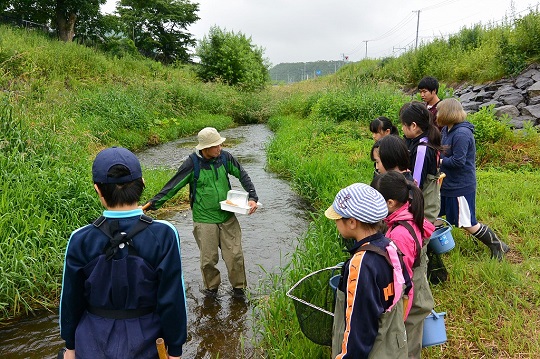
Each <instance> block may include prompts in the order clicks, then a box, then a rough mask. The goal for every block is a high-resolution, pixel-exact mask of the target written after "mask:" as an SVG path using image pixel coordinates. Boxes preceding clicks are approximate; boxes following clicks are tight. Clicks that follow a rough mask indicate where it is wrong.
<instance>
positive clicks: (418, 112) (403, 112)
mask: <svg viewBox="0 0 540 359" xmlns="http://www.w3.org/2000/svg"><path fill="white" fill-rule="evenodd" d="M399 119H400V120H401V123H403V124H404V125H406V126H410V125H411V124H412V123H413V122H415V123H416V125H417V126H418V127H420V129H421V130H422V132H424V133H426V135H427V138H428V143H429V144H430V145H432V146H433V147H435V148H437V149H438V150H441V131H439V129H438V128H437V126H435V122H434V119H433V115H432V114H431V112H429V111H428V109H427V107H426V105H425V104H423V103H422V102H418V101H412V102H409V103H406V104H404V105H403V106H402V107H401V109H400V110H399Z"/></svg>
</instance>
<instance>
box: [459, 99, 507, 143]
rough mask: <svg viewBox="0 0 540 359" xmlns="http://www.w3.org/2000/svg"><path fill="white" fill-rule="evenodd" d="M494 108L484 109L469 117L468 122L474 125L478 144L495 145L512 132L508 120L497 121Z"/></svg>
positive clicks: (492, 106)
mask: <svg viewBox="0 0 540 359" xmlns="http://www.w3.org/2000/svg"><path fill="white" fill-rule="evenodd" d="M493 108H494V105H491V106H488V107H483V108H481V109H480V111H478V112H476V113H474V114H470V115H469V116H468V120H469V121H470V122H471V123H472V124H473V125H474V129H475V130H474V137H475V139H476V142H477V144H478V143H480V145H485V144H490V143H495V142H497V141H499V140H501V139H503V138H504V137H505V136H506V135H508V134H509V133H510V132H511V131H510V127H509V126H508V119H505V118H503V119H501V120H499V119H497V118H496V117H495V111H494V109H493Z"/></svg>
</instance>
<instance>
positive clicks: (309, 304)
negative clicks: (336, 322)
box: [286, 266, 341, 317]
mask: <svg viewBox="0 0 540 359" xmlns="http://www.w3.org/2000/svg"><path fill="white" fill-rule="evenodd" d="M336 269H341V267H340V266H333V267H327V268H323V269H319V270H317V271H315V272H313V273H310V274H308V275H306V276H304V277H303V278H302V279H300V280H299V281H298V282H296V284H295V285H293V286H292V287H291V289H289V290H288V291H287V293H286V295H287V297H289V298H291V299H293V300H296V301H298V302H300V303H302V304H305V305H307V306H308V307H311V308H313V309H317V310H320V311H321V312H323V313H326V314H328V315H331V316H332V317H333V316H334V313H331V312H329V311H327V310H326V309H323V308H320V307H317V306H316V305H313V304H311V303H309V302H306V301H305V300H303V299H300V298H298V297H296V296H294V295H292V294H291V292H292V291H293V290H294V289H295V288H296V287H298V285H300V283H302V282H303V281H304V280H306V279H307V278H309V277H311V276H314V275H315V274H317V273H320V272H322V271H325V270H336Z"/></svg>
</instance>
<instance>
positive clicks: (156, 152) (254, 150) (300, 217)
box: [0, 125, 307, 359]
mask: <svg viewBox="0 0 540 359" xmlns="http://www.w3.org/2000/svg"><path fill="white" fill-rule="evenodd" d="M221 135H222V136H223V137H226V138H227V141H225V143H224V145H225V150H227V151H229V152H231V153H232V154H233V155H234V156H235V157H237V158H238V160H239V161H240V163H241V164H242V165H243V166H244V168H245V169H246V170H247V172H248V173H249V175H250V177H251V179H252V181H253V183H254V184H255V188H256V190H257V194H258V195H259V201H260V202H261V203H262V205H263V206H262V208H261V209H259V210H257V212H256V213H255V214H253V215H250V216H247V215H240V214H239V215H237V217H238V220H239V222H240V225H241V227H242V233H243V239H242V243H243V249H244V256H245V265H246V271H247V273H246V274H247V277H248V290H249V292H250V293H249V295H248V297H250V298H251V300H252V301H256V300H258V299H259V298H260V297H261V296H264V293H259V292H258V291H257V290H256V289H257V287H258V286H259V284H260V283H261V281H264V280H265V279H266V278H267V275H268V273H277V272H279V270H280V267H282V266H284V265H286V264H287V263H288V262H289V260H290V253H292V251H293V250H294V248H295V246H296V244H297V242H296V240H297V238H298V237H299V236H301V235H302V233H304V231H305V230H306V228H307V219H306V217H305V213H306V211H305V208H304V204H303V202H302V201H301V200H300V199H299V198H298V197H297V196H296V195H295V194H294V193H293V192H292V190H291V189H290V187H289V185H288V183H287V182H286V181H284V180H281V179H279V178H277V176H276V175H274V174H272V173H269V172H267V171H265V168H264V167H265V163H266V156H265V146H266V144H267V143H268V141H269V140H270V139H271V136H272V133H271V131H270V130H269V129H268V128H267V127H266V126H264V125H249V126H242V127H237V128H234V129H229V130H225V131H222V132H221ZM196 143H197V140H196V138H195V137H190V138H184V139H181V140H178V141H174V142H170V143H167V144H163V145H160V146H157V147H153V148H150V149H148V150H146V151H144V152H141V153H138V154H137V155H138V157H139V158H140V160H141V163H142V164H143V166H144V167H145V168H152V167H158V166H159V167H170V168H174V169H176V168H178V167H179V166H180V164H181V163H182V162H183V161H184V160H185V158H186V157H187V156H188V155H189V154H190V153H191V152H193V150H194V147H195V145H196ZM231 184H232V186H233V189H242V188H241V186H240V184H239V182H238V181H237V180H236V179H235V178H234V177H231ZM162 219H167V220H168V221H170V222H171V223H173V224H174V225H175V226H176V228H177V229H178V232H179V234H180V241H181V251H182V266H183V271H184V282H185V285H186V295H187V304H188V340H187V342H186V344H185V345H184V354H183V356H182V358H205V359H206V358H209V359H210V358H212V359H213V358H216V357H218V356H219V358H225V359H226V358H258V357H260V356H261V355H260V354H258V353H257V352H256V350H255V349H254V347H253V345H252V340H253V337H254V332H253V330H252V324H253V311H252V305H251V304H250V303H249V302H247V301H244V300H239V299H236V298H232V297H231V293H230V284H229V283H228V279H227V271H226V268H225V265H224V263H223V261H222V260H221V258H220V262H219V263H218V268H219V269H220V271H221V277H222V286H221V288H220V290H219V292H218V298H217V299H208V298H205V297H204V296H203V295H202V293H201V292H200V289H202V278H201V274H200V270H199V250H198V248H197V245H196V243H195V239H194V238H193V234H192V226H193V221H192V219H191V211H190V210H186V211H182V212H177V213H169V214H167V215H166V216H164V217H162ZM62 344H63V343H62V341H61V339H60V336H59V330H58V316H57V315H56V313H41V314H38V315H37V316H36V317H32V318H27V319H24V320H20V321H17V322H15V323H13V324H10V325H8V326H5V327H0V357H1V358H55V357H56V353H57V352H58V349H59V348H60V347H62Z"/></svg>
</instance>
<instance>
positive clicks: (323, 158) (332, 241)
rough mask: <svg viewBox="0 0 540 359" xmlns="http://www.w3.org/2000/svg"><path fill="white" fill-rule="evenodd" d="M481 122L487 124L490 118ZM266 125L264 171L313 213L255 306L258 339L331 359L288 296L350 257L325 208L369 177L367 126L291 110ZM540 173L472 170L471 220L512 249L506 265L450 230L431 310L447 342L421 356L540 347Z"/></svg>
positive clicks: (284, 354) (498, 353)
mask: <svg viewBox="0 0 540 359" xmlns="http://www.w3.org/2000/svg"><path fill="white" fill-rule="evenodd" d="M484 116H485V115H484ZM484 121H485V123H486V125H487V123H488V120H487V119H484ZM491 121H494V119H493V118H491ZM269 125H270V126H271V128H272V129H274V131H276V136H275V138H274V140H273V141H272V143H271V144H270V146H269V148H268V165H269V168H271V169H272V170H274V171H277V172H278V173H280V174H281V175H282V176H284V177H286V178H289V179H290V181H291V183H292V184H293V186H294V187H295V188H296V189H297V191H298V192H299V193H300V194H301V195H302V196H303V197H305V198H306V199H307V200H309V201H310V203H312V204H313V206H314V212H313V214H312V223H311V225H310V227H309V229H308V231H307V233H306V235H305V236H304V237H303V238H301V239H300V245H299V248H298V249H297V250H296V251H295V253H294V255H293V258H292V261H291V263H290V266H289V267H288V268H287V269H286V271H285V272H284V273H283V274H282V275H281V276H280V277H277V276H276V277H275V278H274V282H273V283H270V284H268V286H267V287H265V288H263V289H262V290H263V291H265V292H267V293H269V297H268V299H267V301H266V302H265V303H264V305H260V306H259V307H258V308H257V310H258V312H260V317H261V318H262V319H261V322H260V323H259V328H258V331H259V333H260V335H261V336H262V340H261V345H262V346H263V348H265V350H267V351H268V353H269V356H270V357H272V358H297V357H298V358H301V357H309V358H328V357H329V350H328V348H324V347H321V346H318V345H316V344H314V343H311V342H310V341H309V340H307V339H306V338H305V337H303V335H302V334H301V332H300V328H299V326H298V323H297V320H296V317H295V312H294V306H293V303H292V300H291V299H289V298H288V297H286V296H285V292H286V290H287V289H288V288H290V287H291V286H292V285H293V284H294V283H295V282H296V281H297V280H299V279H300V278H302V277H303V276H305V275H307V274H308V273H310V272H313V271H315V270H318V269H321V268H324V267H328V266H332V265H335V264H336V263H338V262H341V261H343V260H344V259H345V258H346V255H345V254H344V253H343V251H342V247H343V245H342V243H341V241H340V239H339V238H338V234H337V231H336V229H335V225H334V224H333V222H332V221H330V220H327V219H326V218H325V217H324V215H323V214H322V212H323V211H324V209H326V208H327V206H329V205H330V204H331V203H332V201H333V198H334V196H335V193H337V191H338V190H339V189H340V188H342V187H344V186H346V185H349V184H351V183H353V182H364V183H369V182H370V180H371V176H372V173H373V166H372V164H371V162H370V161H369V159H368V157H369V149H370V148H371V145H372V143H373V141H372V139H371V138H370V137H369V136H368V135H367V134H366V127H365V126H366V125H365V124H362V123H357V122H342V123H339V124H335V123H331V124H329V123H327V125H325V124H324V122H321V121H320V120H319V119H317V118H314V117H312V118H298V117H294V116H287V117H276V118H272V119H271V120H270V122H269ZM531 136H532V135H531ZM534 138H535V140H533V142H532V143H534V145H532V146H533V147H534V148H535V150H531V151H530V152H531V153H532V152H535V151H537V150H538V135H535V137H534ZM514 140H515V141H517V139H514ZM531 140H532V139H531ZM507 141H511V138H509V137H507ZM514 143H516V142H514ZM478 146H479V148H482V147H483V146H485V147H491V146H492V144H491V143H490V142H480V143H479V144H478ZM539 179H540V172H539V171H538V170H537V169H536V170H530V171H528V172H518V173H516V172H514V171H511V170H501V169H499V168H497V169H493V170H492V169H490V167H489V164H484V165H482V169H480V170H479V171H478V181H479V188H478V195H477V217H478V219H479V220H480V221H481V222H483V223H486V224H489V225H490V226H492V227H493V228H494V229H495V230H496V231H497V232H498V233H500V235H501V236H502V238H503V239H504V240H505V241H506V242H507V243H508V244H509V245H510V246H511V247H512V252H510V254H509V255H508V256H507V258H506V260H505V261H503V262H502V263H499V262H497V261H493V260H490V259H489V250H488V249H487V247H486V246H484V245H482V244H480V245H478V244H477V243H476V242H475V241H473V240H472V239H471V237H470V236H468V235H466V234H465V232H464V231H462V230H459V229H454V230H453V234H454V238H455V239H456V242H457V244H456V247H455V249H454V250H452V251H451V252H449V253H448V254H445V255H444V261H445V264H446V266H447V268H448V270H449V273H450V279H449V280H448V281H447V282H445V283H443V284H440V285H437V286H433V287H432V291H433V295H434V297H435V305H436V307H435V309H436V310H437V311H439V312H441V311H445V312H447V316H446V328H447V335H448V342H447V343H446V344H444V345H442V346H436V347H431V348H426V349H424V351H423V355H424V356H425V357H427V358H441V357H445V358H469V357H475V358H477V357H501V358H502V357H508V358H517V357H531V356H534V353H537V352H538V351H539V350H540V345H539V343H538V341H537V340H535V339H534V338H536V337H537V336H538V334H539V332H538V328H537V325H536V323H538V321H539V320H540V309H539V307H538V304H539V300H540V279H539V278H538V276H535V275H534V274H533V273H536V272H538V270H539V269H540V268H539V267H540V264H538V263H539V262H538V253H539V250H540V244H539V243H538V241H537V240H536V233H538V231H539V230H540V225H539V224H538V223H537V221H534V220H533V219H534V218H536V217H537V216H538V214H539V211H540V197H539V196H538V194H537V193H536V192H537V191H536V189H535V183H537V182H538V180H539ZM306 353H309V355H308V354H306Z"/></svg>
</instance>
